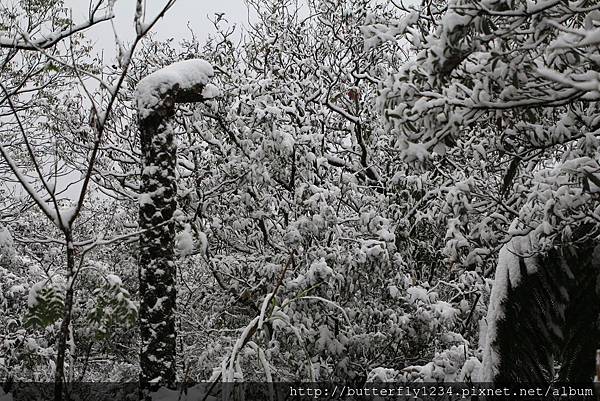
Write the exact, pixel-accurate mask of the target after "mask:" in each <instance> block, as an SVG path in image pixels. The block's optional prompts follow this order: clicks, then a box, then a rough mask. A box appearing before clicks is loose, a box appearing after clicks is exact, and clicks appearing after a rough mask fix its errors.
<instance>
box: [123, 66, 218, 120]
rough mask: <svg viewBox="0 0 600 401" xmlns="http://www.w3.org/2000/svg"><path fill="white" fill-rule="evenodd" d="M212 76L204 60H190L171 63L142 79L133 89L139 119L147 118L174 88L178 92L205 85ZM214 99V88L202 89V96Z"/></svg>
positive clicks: (212, 72) (215, 91)
mask: <svg viewBox="0 0 600 401" xmlns="http://www.w3.org/2000/svg"><path fill="white" fill-rule="evenodd" d="M213 76H214V70H213V68H212V66H211V65H210V64H209V63H208V62H207V61H205V60H200V59H192V60H183V61H179V62H176V63H173V64H171V65H169V66H167V67H164V68H161V69H160V70H158V71H156V72H154V73H152V74H150V75H148V76H147V77H145V78H143V79H142V80H141V81H140V82H139V83H138V85H137V87H136V89H135V94H134V97H135V101H136V106H137V110H138V113H139V117H140V118H141V119H144V118H147V117H148V116H149V115H150V114H151V113H152V111H153V109H154V108H156V107H157V106H158V105H160V104H161V102H162V101H163V99H164V96H165V95H166V94H167V93H168V92H170V91H172V90H173V89H174V88H175V87H178V88H179V89H180V90H186V89H193V88H194V87H196V86H199V85H206V84H208V81H209V80H210V78H212V77H213ZM204 94H206V95H210V96H211V97H214V96H215V95H216V94H218V90H217V89H216V88H213V87H210V88H204V89H203V91H202V95H204Z"/></svg>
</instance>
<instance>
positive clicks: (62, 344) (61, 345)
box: [54, 232, 75, 401]
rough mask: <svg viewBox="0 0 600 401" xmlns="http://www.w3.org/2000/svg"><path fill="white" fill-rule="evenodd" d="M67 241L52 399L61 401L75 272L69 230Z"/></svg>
mask: <svg viewBox="0 0 600 401" xmlns="http://www.w3.org/2000/svg"><path fill="white" fill-rule="evenodd" d="M65 236H66V242H67V288H66V292H65V303H64V309H63V310H64V314H63V319H62V322H61V324H60V332H59V336H58V346H57V350H56V371H55V372H54V401H62V399H63V393H64V380H65V354H66V352H67V339H68V338H69V326H70V325H71V315H72V312H73V291H74V289H73V287H74V286H73V280H74V273H75V247H74V245H73V237H72V235H71V233H70V232H67V233H66V235H65Z"/></svg>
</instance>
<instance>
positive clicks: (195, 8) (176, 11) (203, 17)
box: [65, 0, 247, 55]
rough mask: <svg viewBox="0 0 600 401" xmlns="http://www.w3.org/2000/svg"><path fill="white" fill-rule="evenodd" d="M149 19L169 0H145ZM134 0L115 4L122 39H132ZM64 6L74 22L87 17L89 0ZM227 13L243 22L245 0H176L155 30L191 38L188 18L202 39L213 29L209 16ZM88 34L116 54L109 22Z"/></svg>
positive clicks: (163, 35) (74, 0)
mask: <svg viewBox="0 0 600 401" xmlns="http://www.w3.org/2000/svg"><path fill="white" fill-rule="evenodd" d="M146 2H147V7H148V10H147V13H146V15H147V20H148V21H149V20H150V19H151V18H152V17H154V16H155V15H156V14H157V13H158V12H159V11H160V10H161V9H162V8H163V6H164V5H165V4H166V2H167V0H146ZM135 3H136V1H135V0H117V1H116V4H115V14H116V17H115V18H114V20H113V23H114V25H115V28H116V31H117V32H118V34H119V37H120V38H121V40H122V41H130V40H132V39H133V37H134V35H135V28H134V26H133V15H134V12H135ZM65 6H67V7H69V8H71V9H72V10H73V20H74V21H75V23H77V22H78V21H84V20H85V19H86V18H87V14H88V7H89V1H88V0H65ZM222 12H224V13H225V18H227V20H228V21H229V22H230V23H235V24H244V23H245V21H246V20H247V11H246V5H245V4H244V1H243V0H216V1H214V0H177V1H176V2H175V5H174V6H173V7H172V8H171V9H170V10H169V11H168V12H167V15H166V16H165V17H164V18H163V19H162V20H161V21H159V22H158V24H157V25H156V26H155V27H154V29H153V31H154V32H155V33H156V34H157V37H158V39H162V40H164V39H168V38H175V39H176V40H179V39H183V38H189V37H190V31H189V29H188V27H187V25H188V22H189V25H190V27H191V28H192V30H193V31H194V33H195V35H196V36H197V37H198V39H199V40H200V42H202V41H203V39H205V38H206V37H207V36H208V35H209V34H210V33H212V32H214V31H213V26H212V24H211V22H210V21H209V20H208V17H209V16H210V17H211V18H214V14H215V13H222ZM86 36H87V37H88V38H90V39H92V40H93V41H94V43H95V48H96V49H97V51H98V52H100V51H101V50H104V53H105V55H114V54H115V52H114V34H113V31H112V28H111V25H110V22H104V23H101V24H99V25H98V26H96V27H94V28H92V29H90V30H89V31H88V32H87V33H86Z"/></svg>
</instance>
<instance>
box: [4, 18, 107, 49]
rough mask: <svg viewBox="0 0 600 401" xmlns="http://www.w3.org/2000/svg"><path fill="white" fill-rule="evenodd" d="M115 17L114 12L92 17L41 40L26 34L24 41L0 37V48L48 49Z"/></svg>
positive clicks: (23, 35)
mask: <svg viewBox="0 0 600 401" xmlns="http://www.w3.org/2000/svg"><path fill="white" fill-rule="evenodd" d="M114 17H115V14H114V13H113V12H109V13H106V14H104V15H102V16H100V17H95V16H92V17H91V18H90V19H89V20H88V21H85V22H83V23H81V24H78V25H73V26H71V27H69V28H66V29H63V30H61V31H55V32H52V33H50V34H48V35H45V37H43V38H40V39H32V38H30V37H29V36H28V35H27V34H26V33H23V34H22V39H19V38H18V37H17V36H14V37H6V36H0V48H10V49H18V50H40V49H48V48H50V47H52V46H54V45H55V44H57V43H58V42H60V41H61V40H63V39H65V38H68V37H69V36H71V35H73V34H74V33H77V32H80V31H84V30H86V29H88V28H90V27H92V26H93V25H96V24H98V23H100V22H103V21H108V20H110V19H113V18H114Z"/></svg>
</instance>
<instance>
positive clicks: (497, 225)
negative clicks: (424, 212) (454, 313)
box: [371, 0, 600, 381]
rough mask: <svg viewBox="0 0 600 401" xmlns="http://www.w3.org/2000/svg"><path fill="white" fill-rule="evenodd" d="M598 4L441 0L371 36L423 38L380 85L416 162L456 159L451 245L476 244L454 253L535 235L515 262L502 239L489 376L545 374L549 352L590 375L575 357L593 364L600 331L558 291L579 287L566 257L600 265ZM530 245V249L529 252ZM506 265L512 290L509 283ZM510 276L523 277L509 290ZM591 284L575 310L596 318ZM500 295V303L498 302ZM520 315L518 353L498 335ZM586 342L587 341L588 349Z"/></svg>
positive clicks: (392, 125)
mask: <svg viewBox="0 0 600 401" xmlns="http://www.w3.org/2000/svg"><path fill="white" fill-rule="evenodd" d="M598 13H599V6H598V5H597V4H596V3H594V2H587V1H580V2H575V3H568V4H567V3H562V2H553V1H536V2H528V3H523V2H518V1H470V0H464V1H463V0H459V1H450V2H448V3H447V4H443V5H440V4H437V3H433V2H432V3H431V4H428V7H424V8H423V9H422V10H413V11H412V12H410V13H408V14H407V15H406V16H405V17H404V18H403V19H401V20H397V21H396V23H395V24H391V25H388V26H387V27H386V29H385V30H382V29H379V30H376V29H374V30H372V32H371V34H372V35H373V40H375V41H383V40H388V39H389V36H390V35H397V34H400V33H405V34H407V35H408V40H409V41H410V42H411V44H412V45H413V48H414V49H415V56H414V57H413V58H412V59H411V61H410V62H409V63H406V64H405V65H404V66H402V67H401V68H399V69H398V71H397V72H395V73H394V74H390V76H389V77H388V79H387V82H386V85H385V88H384V90H383V91H382V95H381V97H380V107H381V110H383V111H384V113H385V116H386V119H387V121H388V127H389V129H390V132H392V133H393V134H394V135H395V137H396V138H397V139H396V146H397V148H398V149H399V151H400V152H401V154H402V156H403V157H404V159H405V160H407V161H409V162H413V163H416V164H417V165H418V167H419V168H426V169H441V170H446V171H448V169H447V168H444V167H445V166H447V165H448V164H449V163H450V164H452V165H454V166H457V167H458V169H457V170H455V172H456V173H457V174H453V177H454V179H455V180H457V181H459V182H457V183H455V184H454V185H453V186H452V189H450V190H449V191H448V198H450V197H452V199H450V200H451V201H452V203H455V202H456V201H457V200H458V201H459V202H458V203H459V204H460V206H459V208H458V209H455V211H454V213H455V220H451V221H449V222H452V224H451V225H449V227H448V230H449V233H450V232H451V231H452V232H453V233H454V235H452V236H450V238H451V239H452V240H453V239H454V238H459V240H458V241H455V242H453V243H448V244H447V249H449V250H452V248H454V250H453V251H452V252H453V254H455V255H461V253H462V255H463V257H465V256H464V255H467V256H466V259H459V260H462V261H463V262H467V260H468V259H469V258H470V257H471V255H474V253H475V254H479V256H477V255H475V256H476V257H481V256H483V257H485V255H490V256H495V253H494V252H490V251H493V250H496V249H498V248H499V247H500V246H502V245H503V244H506V243H508V242H509V241H511V238H514V237H519V238H520V239H516V240H515V241H517V243H519V244H521V245H522V244H523V242H524V243H527V244H528V245H527V246H519V247H518V248H519V249H520V251H519V252H520V255H519V257H520V259H518V260H517V261H516V262H515V261H512V262H510V263H508V262H505V259H506V257H510V255H508V254H506V252H514V249H513V248H514V246H511V245H506V247H507V248H505V249H509V251H505V257H504V258H500V261H499V266H498V272H497V275H496V280H495V283H494V286H495V287H496V288H495V289H494V291H493V292H494V293H495V295H494V297H500V298H498V299H496V298H493V299H492V301H491V305H490V308H491V309H490V313H489V314H488V321H487V324H488V327H489V330H491V333H490V335H491V337H493V338H495V339H497V342H498V343H496V344H494V343H491V344H490V343H489V341H488V342H487V346H488V347H491V348H495V349H496V350H495V351H490V352H488V354H487V355H488V356H491V355H492V354H494V353H495V352H496V351H498V348H502V350H501V353H502V355H500V356H498V358H499V359H501V360H503V361H504V362H503V365H502V367H501V368H498V366H497V365H496V364H495V362H493V361H488V362H490V363H486V368H487V369H488V372H487V376H486V378H487V379H494V378H497V379H498V380H507V378H511V379H519V378H520V380H527V379H536V380H540V381H541V380H550V379H552V377H553V373H552V368H553V367H554V366H553V365H554V363H555V362H553V358H555V361H557V363H560V362H558V361H562V363H563V365H564V366H565V368H564V369H563V373H564V372H567V373H564V374H563V373H561V375H562V376H561V377H563V378H564V379H573V380H574V379H577V378H581V376H576V375H575V376H574V375H573V374H572V373H571V372H572V370H571V369H570V368H569V367H568V366H571V364H573V363H574V364H576V365H579V366H584V365H585V366H588V365H589V367H590V370H589V372H588V368H585V369H584V371H585V372H588V373H589V376H590V377H591V375H592V373H591V372H592V370H591V366H592V364H593V350H591V348H593V347H595V346H597V345H598V344H597V343H595V344H588V345H585V346H584V345H583V343H584V342H586V340H585V339H584V338H583V337H582V336H585V335H584V334H583V333H582V332H578V331H577V330H578V329H577V328H576V327H575V326H576V324H575V323H574V322H573V321H568V320H569V317H568V316H567V317H566V318H565V316H563V315H561V314H560V313H559V314H558V315H555V313H556V310H563V309H562V308H575V306H574V305H575V304H576V303H577V302H579V301H576V300H574V299H573V298H575V297H574V296H573V294H571V301H570V302H571V304H570V305H571V306H569V305H568V303H567V299H565V298H563V295H561V291H562V292H568V291H569V290H570V291H571V292H572V291H577V290H576V289H575V288H577V285H573V284H572V283H571V281H570V280H567V281H565V280H563V279H562V277H563V275H564V274H566V273H565V272H564V271H563V270H564V266H566V265H572V266H573V265H579V264H583V265H585V266H586V268H585V269H583V271H581V272H579V273H578V275H577V276H576V279H575V280H576V281H577V282H587V281H589V280H591V279H592V278H593V277H596V276H597V266H596V265H597V263H596V262H593V261H585V260H587V259H586V258H587V256H588V255H589V254H590V253H591V249H593V248H594V246H595V244H597V240H598V233H599V230H598V229H599V227H600V226H599V224H598V221H599V220H598V211H599V210H600V209H599V203H598V193H599V191H598V185H597V184H598V183H600V179H599V175H598V173H599V172H600V166H599V165H598V159H599V156H600V155H599V153H598V135H599V134H598V124H597V115H596V114H597V109H598V102H597V99H598V90H597V88H596V86H595V85H596V82H597V78H596V72H595V70H596V69H597V68H598V59H597V57H598V42H597V40H595V39H594V38H595V36H594V35H596V33H597V31H598V15H599V14H598ZM428 28H431V29H428ZM386 34H387V36H386ZM461 170H462V172H461ZM453 192H454V194H452V193H453ZM457 195H460V198H459V199H457ZM523 238H524V239H523ZM522 239H523V240H522ZM569 249H570V250H569ZM537 255H540V256H537ZM544 255H545V256H544ZM573 255H579V256H573ZM529 257H533V258H534V259H533V260H532V261H525V262H524V261H523V260H528V259H527V258H529ZM557 259H559V260H564V263H557V262H556V260H557ZM519 260H520V262H519ZM536 261H537V262H536ZM506 263H508V265H506ZM515 263H516V264H515ZM525 265H527V266H529V265H532V266H533V265H536V266H537V265H539V270H542V269H547V271H543V272H542V271H541V272H538V273H536V272H537V270H538V268H531V269H529V268H527V269H524V268H523V266H525ZM519 266H521V267H519ZM576 270H577V269H576ZM520 271H523V272H521V273H520ZM507 275H508V276H509V277H510V280H509V283H510V285H509V287H508V288H509V289H508V290H507V289H506V288H504V289H503V287H505V286H506V284H507V282H506V280H508V279H507ZM588 275H590V276H588ZM590 277H592V278H590ZM540 280H541V282H542V283H547V282H548V281H549V282H555V283H557V284H559V285H557V286H552V285H550V286H549V284H543V285H542V284H540ZM503 283H504V284H503ZM517 283H519V286H517ZM511 285H512V286H517V289H515V290H514V292H512V290H510V288H511ZM521 291H522V294H528V296H530V295H531V293H536V294H537V295H536V297H535V299H536V300H537V301H538V303H537V304H535V303H527V302H525V301H524V299H523V298H522V296H521V295H518V293H519V292H521ZM528 291H529V293H528ZM536 291H539V292H536ZM585 294H586V297H587V298H586V302H582V303H581V304H579V306H578V307H577V308H578V309H580V310H581V315H580V316H579V318H581V319H589V321H587V322H586V323H580V324H588V325H592V326H593V327H596V326H597V322H596V321H597V317H596V318H593V317H592V316H593V315H594V312H593V310H594V309H593V308H595V306H594V305H595V304H597V299H598V293H597V290H595V289H593V288H589V289H588V290H587V291H586V292H585ZM500 304H502V305H504V306H503V308H504V309H502V310H496V311H495V312H494V310H493V309H494V308H500ZM513 304H516V305H515V306H514V308H517V309H511V308H513V306H511V305H513ZM521 304H522V305H521ZM519 305H521V306H519ZM557 305H562V306H560V307H558V306H557ZM556 308H558V309H556ZM581 308H583V309H581ZM552 309H555V311H554V312H552V314H550V315H548V313H551V312H550V310H552ZM583 310H585V312H583ZM567 314H568V313H567ZM565 319H567V322H565ZM595 322H596V323H595ZM520 325H522V326H520ZM500 326H502V327H501V330H500V331H499V332H497V333H496V332H493V330H495V329H496V328H499V329H500ZM516 327H523V330H524V331H523V336H524V338H521V342H522V344H523V352H515V351H514V348H512V347H509V348H510V349H509V348H504V347H503V346H502V345H501V344H500V342H502V341H507V339H508V337H507V336H512V335H514V333H515V330H516ZM552 327H560V330H561V331H562V333H560V334H559V335H557V336H556V337H553V336H552V335H550V334H548V336H544V337H543V338H544V341H538V334H539V333H540V332H543V333H546V332H548V330H554V329H551V328H552ZM526 333H536V334H531V335H527V334H526ZM504 337H505V338H504ZM595 337H596V338H597V336H595ZM489 338H490V337H489V336H488V340H489ZM542 344H546V347H545V348H544V349H543V350H542V347H543V345H542ZM582 347H583V348H582ZM556 349H558V351H557V350H556ZM577 349H585V351H582V352H581V355H579V354H578V352H579V351H577ZM517 355H522V356H523V358H525V356H527V357H528V358H529V359H526V360H525V359H523V360H521V359H518V358H519V357H518V356H517ZM584 361H585V362H584ZM536 364H537V365H536ZM543 364H547V366H546V368H547V369H546V370H544V369H545V368H543V367H542V365H543ZM534 365H536V366H534ZM490 369H491V372H490V371H489V370H490ZM497 369H500V371H498V370H497ZM525 372H527V373H525ZM588 373H582V374H583V375H584V376H585V375H588Z"/></svg>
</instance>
